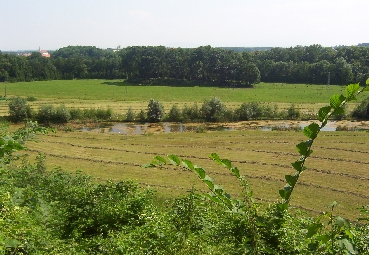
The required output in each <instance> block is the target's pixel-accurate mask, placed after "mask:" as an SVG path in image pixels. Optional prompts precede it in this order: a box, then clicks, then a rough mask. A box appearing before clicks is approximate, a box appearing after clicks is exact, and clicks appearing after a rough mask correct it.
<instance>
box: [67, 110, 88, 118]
mask: <svg viewBox="0 0 369 255" xmlns="http://www.w3.org/2000/svg"><path fill="white" fill-rule="evenodd" d="M69 113H70V119H71V120H84V119H85V115H84V111H83V110H82V109H78V108H77V109H70V110H69Z"/></svg>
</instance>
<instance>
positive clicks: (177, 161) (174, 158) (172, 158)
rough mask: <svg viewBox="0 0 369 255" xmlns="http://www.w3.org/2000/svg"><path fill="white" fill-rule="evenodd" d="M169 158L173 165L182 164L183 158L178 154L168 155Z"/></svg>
mask: <svg viewBox="0 0 369 255" xmlns="http://www.w3.org/2000/svg"><path fill="white" fill-rule="evenodd" d="M168 159H169V160H170V162H171V163H172V164H173V165H177V166H179V165H180V164H181V160H180V159H179V158H178V157H177V155H168Z"/></svg>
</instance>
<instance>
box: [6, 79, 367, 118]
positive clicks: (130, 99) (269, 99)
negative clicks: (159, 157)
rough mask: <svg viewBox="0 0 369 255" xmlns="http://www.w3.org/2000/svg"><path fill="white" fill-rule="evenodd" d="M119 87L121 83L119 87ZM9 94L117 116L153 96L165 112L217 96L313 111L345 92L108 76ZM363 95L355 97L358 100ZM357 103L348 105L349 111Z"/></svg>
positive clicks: (10, 86)
mask: <svg viewBox="0 0 369 255" xmlns="http://www.w3.org/2000/svg"><path fill="white" fill-rule="evenodd" d="M118 85H121V86H118ZM5 86H6V95H7V97H13V96H21V97H35V98H36V99H37V101H36V102H30V103H29V104H30V105H31V107H33V108H37V107H39V106H40V105H45V104H54V105H60V104H64V105H66V106H67V107H75V108H90V107H95V108H99V107H100V108H111V109H112V110H113V111H114V112H116V113H117V114H125V113H126V111H127V110H128V108H129V107H132V109H133V110H134V111H137V112H138V111H140V110H141V109H146V108H147V104H148V101H149V100H150V99H151V98H153V99H155V100H157V101H161V102H162V103H163V105H164V107H165V109H167V111H169V109H170V108H171V106H172V105H173V104H178V105H179V106H183V105H184V104H187V105H192V104H193V103H194V102H197V103H199V104H201V103H202V102H204V100H206V99H210V98H212V97H218V98H219V99H220V100H221V101H222V102H223V103H224V104H226V105H227V106H228V107H229V108H231V109H232V108H236V107H238V106H239V105H240V104H242V103H243V102H260V103H264V104H271V105H273V106H274V105H275V104H276V105H278V108H279V109H285V108H288V107H289V106H290V105H291V104H292V103H293V104H296V107H297V108H299V109H301V110H302V111H314V112H316V110H317V109H319V108H320V107H322V106H324V105H326V104H327V102H328V100H329V98H330V96H331V95H333V94H340V93H343V92H344V89H345V87H344V86H329V87H327V86H323V85H304V84H296V85H295V84H270V83H260V84H257V85H255V87H254V88H240V89H232V88H216V87H168V86H139V85H127V86H126V85H125V84H124V83H123V82H122V81H106V80H66V81H64V80H55V81H43V82H20V83H6V84H5V83H1V84H0V91H4V93H5ZM362 98H364V96H361V97H359V98H358V99H359V100H360V99H362ZM355 105H356V103H351V104H349V106H348V110H351V109H353V107H354V106H355ZM7 111H8V108H7V102H6V101H0V114H1V115H6V114H7Z"/></svg>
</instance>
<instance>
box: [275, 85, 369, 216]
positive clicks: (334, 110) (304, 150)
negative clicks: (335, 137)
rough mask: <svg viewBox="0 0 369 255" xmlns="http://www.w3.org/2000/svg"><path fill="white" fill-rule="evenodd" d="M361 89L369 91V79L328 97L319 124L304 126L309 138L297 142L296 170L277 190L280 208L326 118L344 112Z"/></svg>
mask: <svg viewBox="0 0 369 255" xmlns="http://www.w3.org/2000/svg"><path fill="white" fill-rule="evenodd" d="M363 91H369V79H367V80H366V86H365V87H363V88H360V84H359V83H356V84H350V85H348V86H347V87H346V96H344V95H342V94H341V95H338V94H335V95H333V96H332V97H331V98H330V105H328V106H325V107H322V108H320V109H319V112H318V120H319V121H320V122H321V124H320V125H319V124H317V123H315V122H313V123H311V124H310V125H308V126H306V127H305V128H304V135H305V136H306V137H308V138H309V140H307V141H305V142H301V143H299V144H298V145H297V146H296V148H297V151H298V152H299V154H300V158H299V159H298V160H296V161H295V162H293V163H292V166H293V168H294V169H295V170H296V172H295V174H294V175H286V176H285V179H286V181H287V184H286V185H285V186H284V187H283V189H281V190H279V195H280V196H281V197H282V199H283V201H282V203H281V204H280V206H281V208H282V209H286V208H287V206H288V204H289V202H290V200H291V195H292V192H293V190H294V188H295V187H296V184H297V182H298V179H299V177H300V176H301V174H302V173H303V172H304V170H306V167H305V162H306V160H307V158H308V157H309V156H310V155H311V154H312V153H313V150H312V149H311V147H312V145H313V143H314V140H315V138H316V137H317V136H318V134H319V132H320V131H321V130H322V128H324V127H325V126H326V125H327V123H328V120H329V118H330V117H331V116H333V115H340V114H343V113H344V106H345V105H346V103H348V102H350V101H352V100H356V96H357V95H359V94H360V93H362V92H363Z"/></svg>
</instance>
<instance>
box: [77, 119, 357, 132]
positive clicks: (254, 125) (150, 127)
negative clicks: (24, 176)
mask: <svg viewBox="0 0 369 255" xmlns="http://www.w3.org/2000/svg"><path fill="white" fill-rule="evenodd" d="M310 123H311V122H307V121H306V122H303V121H301V122H297V121H296V122H268V121H264V122H260V123H259V122H243V123H241V124H240V123H230V124H210V123H207V124H204V123H203V124H193V123H185V124H183V123H174V122H163V123H144V124H136V123H116V124H112V125H111V126H109V127H106V126H103V125H102V126H98V127H94V128H88V127H83V128H81V130H82V131H88V132H99V133H105V132H106V133H114V134H124V135H132V134H134V135H142V134H147V133H156V132H164V133H181V132H199V130H212V131H215V130H217V131H233V130H246V129H248V130H249V129H259V130H263V131H274V130H283V131H291V130H293V131H298V130H302V129H303V128H304V127H306V126H308V125H309V124H310ZM337 129H338V130H352V131H354V130H363V129H360V128H358V127H356V126H355V124H352V123H350V122H348V123H346V124H345V125H343V126H342V125H339V124H338V123H337V122H335V121H330V122H328V123H327V125H326V126H325V127H324V128H323V129H322V130H321V131H336V130H337Z"/></svg>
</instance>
